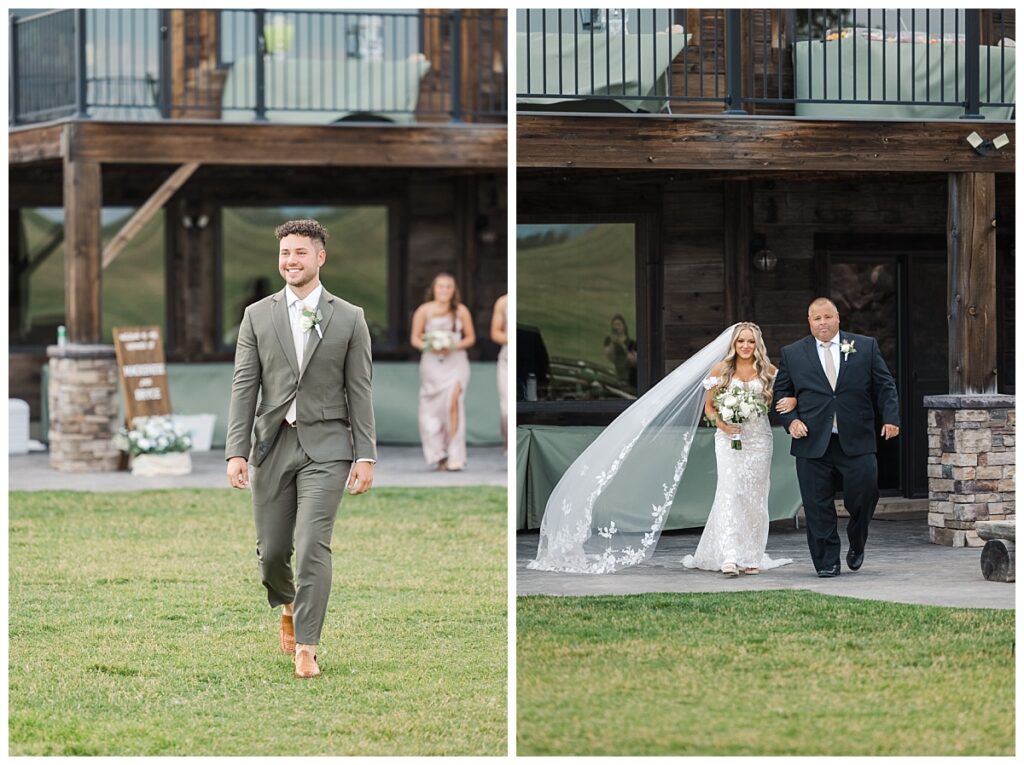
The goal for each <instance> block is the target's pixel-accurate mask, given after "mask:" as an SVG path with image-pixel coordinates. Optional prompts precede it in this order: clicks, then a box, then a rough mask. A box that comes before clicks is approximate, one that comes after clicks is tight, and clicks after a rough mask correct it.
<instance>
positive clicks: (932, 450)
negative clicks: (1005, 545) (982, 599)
mask: <svg viewBox="0 0 1024 765" xmlns="http://www.w3.org/2000/svg"><path fill="white" fill-rule="evenodd" d="M924 405H925V406H926V407H928V500H929V501H928V536H929V539H930V540H931V541H932V542H933V543H934V544H940V545H948V546H952V547H980V546H981V545H983V544H984V540H981V539H979V538H978V533H977V531H975V529H974V524H975V522H976V521H987V520H1015V519H1016V516H1015V513H1014V509H1015V508H1014V470H1015V465H1014V433H1015V425H1016V412H1015V410H1014V408H1013V407H1014V397H1013V396H1003V395H954V394H950V395H946V396H926V397H925V399H924Z"/></svg>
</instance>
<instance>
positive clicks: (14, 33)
mask: <svg viewBox="0 0 1024 765" xmlns="http://www.w3.org/2000/svg"><path fill="white" fill-rule="evenodd" d="M8 22H9V23H10V27H11V35H10V37H8V38H7V39H8V40H10V41H11V51H10V57H11V60H10V64H9V66H10V72H11V95H10V98H11V106H10V108H11V119H10V123H11V125H17V124H18V90H19V88H18V20H17V19H16V18H15V17H14V16H11V17H10V18H9V19H8Z"/></svg>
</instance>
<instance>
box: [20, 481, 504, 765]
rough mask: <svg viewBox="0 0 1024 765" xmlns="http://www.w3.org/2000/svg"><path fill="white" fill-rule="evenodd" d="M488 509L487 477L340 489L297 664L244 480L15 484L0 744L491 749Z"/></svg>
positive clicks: (499, 671)
mask: <svg viewBox="0 0 1024 765" xmlns="http://www.w3.org/2000/svg"><path fill="white" fill-rule="evenodd" d="M505 519H506V492H505V490H504V489H499V488H467V489H379V490H375V491H373V492H371V493H370V494H369V495H367V496H365V497H356V498H353V497H346V498H345V500H344V502H343V503H342V507H341V510H340V512H339V515H338V522H337V525H336V527H335V533H334V543H333V550H334V589H333V591H332V594H331V604H330V608H329V610H328V614H327V622H326V624H325V627H324V632H323V636H322V644H321V649H320V651H319V653H320V659H321V667H322V669H323V671H324V675H323V676H322V677H320V678H317V679H315V680H307V681H299V680H295V679H293V677H292V665H291V658H290V657H288V656H286V655H285V654H282V653H280V652H278V648H277V634H276V625H277V619H278V614H279V610H271V609H270V608H268V607H267V604H266V598H265V594H264V593H265V591H264V589H263V586H262V585H261V584H260V582H259V575H258V572H257V568H256V557H255V541H254V531H253V526H252V519H251V510H250V506H249V494H248V493H243V492H233V491H230V490H181V491H151V492H140V493H107V494H87V493H73V492H39V493H20V492H14V493H12V494H11V495H10V536H9V551H10V556H9V559H10V654H9V661H10V664H9V682H10V686H9V726H10V727H9V740H10V754H12V755H86V754H90V755H158V754H161V755H162V754H174V755H187V754H202V755H313V754H332V755H348V754H365V755H378V754H379V755H385V754H394V755H399V754H424V755H426V754H451V755H455V754H479V755H503V754H505V753H506V749H507V747H506V719H507V717H506V688H507V684H506V679H507V659H508V656H507V629H506V606H507V601H506V563H505V561H506V544H505V539H506V535H505V526H506V521H505Z"/></svg>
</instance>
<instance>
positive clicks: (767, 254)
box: [750, 234, 779, 271]
mask: <svg viewBox="0 0 1024 765" xmlns="http://www.w3.org/2000/svg"><path fill="white" fill-rule="evenodd" d="M750 258H751V260H752V261H753V262H754V268H756V269H757V270H758V271H774V270H775V266H776V264H777V263H778V262H779V259H778V258H777V257H776V256H775V253H774V252H772V251H771V250H769V249H768V244H767V243H766V242H765V239H764V234H754V237H753V239H751V240H750Z"/></svg>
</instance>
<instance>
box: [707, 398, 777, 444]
mask: <svg viewBox="0 0 1024 765" xmlns="http://www.w3.org/2000/svg"><path fill="white" fill-rule="evenodd" d="M711 401H712V403H713V404H714V406H715V410H716V411H717V412H718V416H719V417H721V418H722V420H723V421H725V422H727V423H729V424H730V425H742V424H743V423H745V422H752V421H753V420H756V419H757V418H758V417H760V416H762V415H765V414H767V413H768V403H767V402H766V401H765V400H764V396H762V395H761V393H760V392H759V391H756V390H747V389H746V388H727V389H725V390H723V391H719V392H718V393H716V394H715V395H714V396H713V397H712V399H711ZM732 448H733V449H742V448H743V440H742V439H741V438H740V436H739V434H736V435H734V436H733V437H732Z"/></svg>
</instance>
